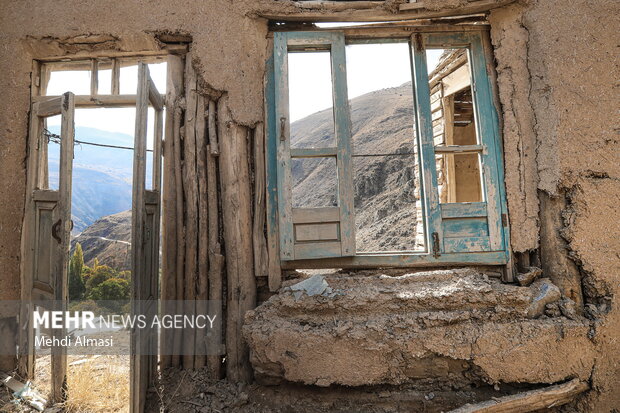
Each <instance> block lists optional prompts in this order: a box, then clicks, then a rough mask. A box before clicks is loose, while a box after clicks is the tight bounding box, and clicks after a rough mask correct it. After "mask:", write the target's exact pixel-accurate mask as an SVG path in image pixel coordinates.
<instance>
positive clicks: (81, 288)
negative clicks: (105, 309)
mask: <svg viewBox="0 0 620 413" xmlns="http://www.w3.org/2000/svg"><path fill="white" fill-rule="evenodd" d="M83 270H84V253H83V252H82V246H81V245H80V243H79V242H78V243H77V244H75V250H74V251H73V255H72V256H71V260H70V261H69V300H79V299H81V298H82V297H84V293H85V292H86V285H85V284H84V277H83V276H82V271H83Z"/></svg>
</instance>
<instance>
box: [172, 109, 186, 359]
mask: <svg viewBox="0 0 620 413" xmlns="http://www.w3.org/2000/svg"><path fill="white" fill-rule="evenodd" d="M182 116H183V111H182V110H181V108H180V107H176V108H175V110H174V128H173V130H174V184H175V185H174V186H175V187H176V194H175V199H176V205H175V209H176V228H177V247H176V251H177V258H176V269H175V276H176V293H177V297H176V299H177V313H176V314H182V311H183V306H182V302H183V300H184V298H185V296H184V291H185V283H184V282H183V280H184V274H183V268H184V262H185V248H184V245H185V227H184V219H183V175H182V174H183V166H182V163H181V117H182ZM182 342H183V332H182V331H175V334H174V340H173V351H172V360H171V364H172V366H173V367H179V366H180V364H181V360H180V354H181V346H182Z"/></svg>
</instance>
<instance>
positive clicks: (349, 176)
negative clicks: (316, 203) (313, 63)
mask: <svg viewBox="0 0 620 413" xmlns="http://www.w3.org/2000/svg"><path fill="white" fill-rule="evenodd" d="M331 48H332V50H331V59H332V79H333V98H334V126H335V129H336V142H337V149H338V152H337V167H338V195H339V201H340V202H339V207H340V235H341V247H342V255H343V256H350V255H353V254H355V211H354V202H353V162H352V160H351V155H352V153H353V151H352V143H351V121H350V113H349V99H348V93H347V69H346V55H345V43H344V34H343V33H337V34H334V41H333V43H332V45H331Z"/></svg>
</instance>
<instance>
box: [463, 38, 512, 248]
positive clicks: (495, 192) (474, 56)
mask: <svg viewBox="0 0 620 413" xmlns="http://www.w3.org/2000/svg"><path fill="white" fill-rule="evenodd" d="M470 39H471V50H470V60H471V66H472V68H471V71H472V77H473V85H474V87H473V88H472V89H473V97H474V101H475V102H476V104H475V105H474V107H475V108H476V110H477V112H478V113H477V118H478V119H477V120H478V122H477V123H478V128H479V136H480V140H481V143H482V145H483V146H484V147H485V148H486V149H487V150H486V151H483V153H482V155H481V156H482V168H483V178H484V186H485V190H486V202H487V211H488V223H489V241H490V246H491V251H499V250H502V249H504V246H503V240H504V236H503V227H502V220H501V219H500V214H501V211H502V204H501V199H502V197H501V184H500V182H502V181H500V179H499V175H498V172H499V171H500V169H501V168H500V167H499V165H498V154H499V151H500V149H499V144H498V141H499V138H498V137H497V136H496V131H495V129H494V124H497V113H495V109H494V106H493V102H492V96H491V90H490V85H489V83H488V77H487V71H486V59H485V57H484V50H483V47H482V42H481V39H480V36H479V35H475V36H471V37H470Z"/></svg>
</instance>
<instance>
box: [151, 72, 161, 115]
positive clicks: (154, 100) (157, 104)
mask: <svg viewBox="0 0 620 413" xmlns="http://www.w3.org/2000/svg"><path fill="white" fill-rule="evenodd" d="M164 100H165V98H164V97H163V96H162V95H161V94H160V93H159V92H158V91H157V88H156V87H155V83H154V82H153V79H151V76H149V102H151V105H153V107H154V108H155V110H163V109H164Z"/></svg>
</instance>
